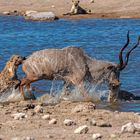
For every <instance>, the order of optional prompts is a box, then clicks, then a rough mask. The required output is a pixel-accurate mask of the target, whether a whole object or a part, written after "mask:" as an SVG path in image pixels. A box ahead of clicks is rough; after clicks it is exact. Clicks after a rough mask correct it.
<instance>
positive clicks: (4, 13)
mask: <svg viewBox="0 0 140 140" xmlns="http://www.w3.org/2000/svg"><path fill="white" fill-rule="evenodd" d="M2 14H3V15H10V12H9V11H4V12H3V13H2Z"/></svg>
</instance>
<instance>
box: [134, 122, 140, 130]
mask: <svg viewBox="0 0 140 140" xmlns="http://www.w3.org/2000/svg"><path fill="white" fill-rule="evenodd" d="M134 126H135V131H140V123H134Z"/></svg>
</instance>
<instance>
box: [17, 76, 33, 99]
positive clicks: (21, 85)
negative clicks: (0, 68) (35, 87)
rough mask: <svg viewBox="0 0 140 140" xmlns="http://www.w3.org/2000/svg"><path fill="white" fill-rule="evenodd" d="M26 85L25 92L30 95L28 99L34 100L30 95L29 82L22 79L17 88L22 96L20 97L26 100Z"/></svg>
mask: <svg viewBox="0 0 140 140" xmlns="http://www.w3.org/2000/svg"><path fill="white" fill-rule="evenodd" d="M25 85H26V88H27V91H28V93H29V94H30V97H33V99H35V96H34V95H33V94H32V93H31V91H30V81H29V80H28V79H27V78H23V79H22V80H21V83H20V86H19V91H20V93H21V95H22V97H23V98H24V100H27V98H26V96H25V94H24V90H23V89H24V86H25Z"/></svg>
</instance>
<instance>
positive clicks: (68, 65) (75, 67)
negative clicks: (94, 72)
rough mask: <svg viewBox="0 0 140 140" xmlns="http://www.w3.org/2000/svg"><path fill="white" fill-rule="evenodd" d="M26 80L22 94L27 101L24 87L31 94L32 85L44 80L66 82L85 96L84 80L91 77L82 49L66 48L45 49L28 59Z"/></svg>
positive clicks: (24, 69) (24, 68)
mask: <svg viewBox="0 0 140 140" xmlns="http://www.w3.org/2000/svg"><path fill="white" fill-rule="evenodd" d="M22 64H23V65H22V70H23V72H24V73H25V78H23V79H22V80H21V83H20V87H19V88H20V93H21V94H22V95H23V97H24V99H26V97H25V95H24V92H23V87H24V86H25V85H26V88H27V90H28V92H29V93H30V94H31V92H30V83H32V82H34V81H38V80H42V79H46V80H54V79H56V80H57V79H58V80H64V81H66V82H69V83H72V84H74V85H75V86H76V87H77V88H78V89H79V91H80V93H81V94H82V95H83V96H85V95H86V93H85V89H84V86H83V81H84V79H86V78H88V79H89V77H90V76H91V75H90V73H89V71H88V67H87V64H86V57H85V54H84V52H83V50H82V49H80V48H78V47H66V48H63V49H45V50H40V51H36V52H34V53H33V54H31V55H30V56H29V57H27V59H26V60H24V61H23V63H22Z"/></svg>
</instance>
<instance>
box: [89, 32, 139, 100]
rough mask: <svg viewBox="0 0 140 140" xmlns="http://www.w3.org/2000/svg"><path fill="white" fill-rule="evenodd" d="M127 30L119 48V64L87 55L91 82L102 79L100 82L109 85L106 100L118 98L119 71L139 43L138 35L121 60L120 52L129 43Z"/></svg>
mask: <svg viewBox="0 0 140 140" xmlns="http://www.w3.org/2000/svg"><path fill="white" fill-rule="evenodd" d="M129 41H130V39H129V32H128V33H127V42H126V44H125V45H124V46H123V47H122V48H121V50H120V53H119V61H120V62H119V64H115V63H113V62H109V61H103V60H96V59H92V58H90V57H87V64H88V67H89V72H90V73H91V75H92V79H93V83H95V84H96V83H98V82H99V81H101V80H102V82H105V83H107V85H108V87H109V96H108V101H109V102H114V101H115V100H116V99H118V93H119V90H120V80H119V77H120V72H121V71H122V70H123V69H124V68H125V67H126V66H127V64H128V60H129V55H130V53H131V52H132V51H133V50H134V49H135V48H136V47H138V45H139V41H140V36H139V37H138V42H137V43H136V44H135V45H134V46H133V47H132V48H130V49H129V50H128V52H127V53H126V56H125V60H123V56H122V53H123V51H124V49H125V48H126V47H127V46H128V44H129Z"/></svg>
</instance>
